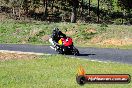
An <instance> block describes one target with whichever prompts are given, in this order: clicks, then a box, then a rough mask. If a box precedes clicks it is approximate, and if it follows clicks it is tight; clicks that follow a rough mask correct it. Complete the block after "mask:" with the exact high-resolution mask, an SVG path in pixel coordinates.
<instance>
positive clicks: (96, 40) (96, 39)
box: [90, 36, 103, 44]
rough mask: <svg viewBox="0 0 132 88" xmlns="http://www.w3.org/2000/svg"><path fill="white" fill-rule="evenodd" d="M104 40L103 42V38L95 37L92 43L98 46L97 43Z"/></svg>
mask: <svg viewBox="0 0 132 88" xmlns="http://www.w3.org/2000/svg"><path fill="white" fill-rule="evenodd" d="M102 40H103V39H102V36H96V37H94V38H92V39H91V40H90V43H92V44H96V43H100V42H101V41H102Z"/></svg>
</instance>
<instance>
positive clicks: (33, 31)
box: [29, 28, 41, 36]
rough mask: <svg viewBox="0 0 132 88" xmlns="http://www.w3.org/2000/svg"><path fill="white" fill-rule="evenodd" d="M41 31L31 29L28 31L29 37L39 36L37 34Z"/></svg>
mask: <svg viewBox="0 0 132 88" xmlns="http://www.w3.org/2000/svg"><path fill="white" fill-rule="evenodd" d="M40 31H41V29H37V28H36V29H35V28H34V29H32V30H30V34H29V35H30V36H35V35H37V34H39V32H40Z"/></svg>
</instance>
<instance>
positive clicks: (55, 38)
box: [49, 28, 66, 47]
mask: <svg viewBox="0 0 132 88" xmlns="http://www.w3.org/2000/svg"><path fill="white" fill-rule="evenodd" d="M62 37H63V38H65V37H66V35H65V34H64V33H62V32H61V31H60V30H59V29H58V28H54V29H53V31H52V35H51V38H50V39H49V42H50V43H51V44H52V45H53V46H54V47H55V46H56V44H58V41H59V39H60V38H62Z"/></svg>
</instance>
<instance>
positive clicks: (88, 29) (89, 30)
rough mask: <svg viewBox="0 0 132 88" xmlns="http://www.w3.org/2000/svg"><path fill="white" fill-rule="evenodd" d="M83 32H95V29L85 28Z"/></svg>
mask: <svg viewBox="0 0 132 88" xmlns="http://www.w3.org/2000/svg"><path fill="white" fill-rule="evenodd" d="M85 32H86V33H97V31H96V29H94V28H87V29H85Z"/></svg>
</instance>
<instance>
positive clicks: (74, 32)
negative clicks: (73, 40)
mask: <svg viewBox="0 0 132 88" xmlns="http://www.w3.org/2000/svg"><path fill="white" fill-rule="evenodd" d="M76 33H77V31H76V30H70V31H67V32H66V33H65V34H66V35H70V36H72V35H75V34H76Z"/></svg>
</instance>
